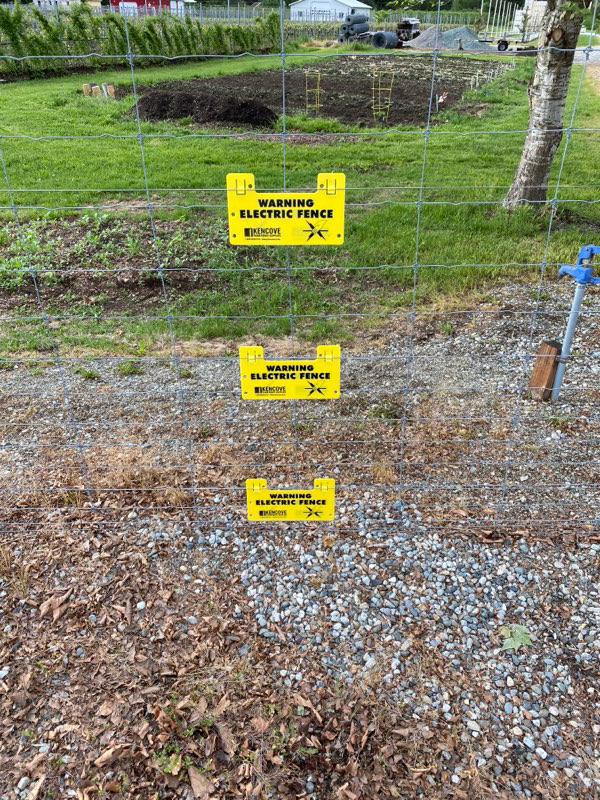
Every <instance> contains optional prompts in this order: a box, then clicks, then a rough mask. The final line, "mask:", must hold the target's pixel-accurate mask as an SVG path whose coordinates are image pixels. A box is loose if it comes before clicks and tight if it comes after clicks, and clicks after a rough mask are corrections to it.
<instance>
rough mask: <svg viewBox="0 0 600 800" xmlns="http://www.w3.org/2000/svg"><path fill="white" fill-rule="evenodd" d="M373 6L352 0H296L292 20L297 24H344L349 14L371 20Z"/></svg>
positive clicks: (292, 4)
mask: <svg viewBox="0 0 600 800" xmlns="http://www.w3.org/2000/svg"><path fill="white" fill-rule="evenodd" d="M372 10H373V9H372V8H371V6H368V5H367V4H366V3H358V2H351V0H295V2H294V3H290V18H291V19H292V20H294V21H295V22H305V21H309V22H314V21H316V20H318V21H323V20H324V21H331V22H340V23H341V22H343V20H344V17H345V16H346V15H347V14H352V13H356V14H365V15H366V16H367V17H368V18H369V19H370V18H371V12H372Z"/></svg>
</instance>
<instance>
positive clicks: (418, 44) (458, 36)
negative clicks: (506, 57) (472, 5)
mask: <svg viewBox="0 0 600 800" xmlns="http://www.w3.org/2000/svg"><path fill="white" fill-rule="evenodd" d="M461 44H462V49H463V50H469V51H481V52H491V51H493V50H494V48H493V47H490V45H489V44H486V42H480V41H479V39H478V37H477V33H476V32H475V31H474V30H472V29H471V28H469V27H468V26H467V25H463V26H462V27H460V28H452V30H449V31H445V30H443V29H442V28H441V27H440V26H439V25H433V26H432V27H431V28H427V30H424V31H423V33H421V34H420V35H419V36H417V38H416V39H413V40H412V42H409V43H408V45H409V46H410V47H414V48H416V49H417V50H442V51H446V50H460V47H461Z"/></svg>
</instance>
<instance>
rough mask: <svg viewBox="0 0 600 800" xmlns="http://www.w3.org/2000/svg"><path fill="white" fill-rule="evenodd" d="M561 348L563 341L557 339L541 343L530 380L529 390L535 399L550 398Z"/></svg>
mask: <svg viewBox="0 0 600 800" xmlns="http://www.w3.org/2000/svg"><path fill="white" fill-rule="evenodd" d="M561 350H562V345H561V343H560V342H557V341H556V340H555V339H548V340H546V341H544V342H542V343H541V345H540V349H539V350H538V354H537V357H536V359H535V364H534V365H533V372H532V374H531V380H530V381H529V391H530V392H531V397H532V399H533V400H549V399H550V395H551V394H552V387H553V386H554V376H555V375H556V368H557V366H558V360H557V357H558V356H559V355H560V351H561Z"/></svg>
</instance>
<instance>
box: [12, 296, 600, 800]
mask: <svg viewBox="0 0 600 800" xmlns="http://www.w3.org/2000/svg"><path fill="white" fill-rule="evenodd" d="M572 291H573V287H572V285H571V284H560V285H557V284H552V285H550V286H549V288H548V289H547V293H548V294H549V296H551V301H549V300H544V302H543V303H542V306H541V308H540V309H539V313H538V314H537V317H536V323H535V329H534V332H533V337H532V341H533V346H532V347H531V348H530V347H529V339H530V326H531V323H532V311H533V309H534V306H535V292H534V291H533V292H532V289H531V288H530V287H524V286H508V287H504V288H503V289H502V290H499V291H498V293H497V295H496V296H495V297H494V298H493V300H490V302H489V303H488V304H483V305H481V307H480V308H478V310H477V311H476V312H474V311H469V312H462V311H460V312H446V313H443V314H442V313H441V312H440V313H436V314H423V315H419V317H418V319H417V320H416V322H415V324H414V328H411V327H410V323H409V327H408V328H407V323H406V321H405V320H404V319H402V318H399V319H398V320H397V321H396V323H397V324H396V330H394V331H393V332H392V333H390V332H388V333H387V334H386V335H385V336H383V335H381V331H380V330H377V331H374V332H372V333H369V334H368V336H367V335H366V334H364V335H362V334H361V335H360V336H359V337H357V340H356V342H355V343H354V344H353V345H352V346H350V347H347V348H345V349H344V350H343V382H342V389H343V391H342V395H343V396H342V400H340V401H339V402H338V403H323V404H321V403H319V404H317V403H314V404H309V403H295V404H267V403H264V404H262V403H261V404H250V403H246V404H243V403H241V402H240V400H239V389H238V386H237V364H236V359H235V356H233V355H232V351H231V350H230V349H229V348H228V347H227V346H226V345H217V344H215V345H211V346H210V348H211V351H212V355H211V356H208V355H207V356H206V357H190V359H189V362H188V361H185V363H186V365H189V367H190V368H191V369H192V370H193V373H194V376H193V377H191V378H188V379H185V380H181V381H177V380H176V379H174V372H173V370H172V369H171V368H170V367H169V365H168V364H166V363H163V364H161V363H157V362H156V361H152V360H147V361H144V362H143V369H144V372H143V374H141V375H137V376H129V377H120V376H118V374H117V373H116V369H115V367H116V364H117V362H116V361H115V360H98V361H97V362H95V364H92V365H90V366H94V368H96V369H97V370H98V371H99V373H100V375H101V380H99V381H84V380H82V379H81V378H80V377H78V376H77V375H75V374H74V373H73V369H72V367H73V365H72V364H68V365H67V366H66V368H65V370H64V371H63V372H62V373H61V372H60V371H59V370H58V369H57V368H56V367H54V366H52V367H50V368H48V369H46V370H44V371H43V372H42V374H32V373H31V371H28V370H26V369H23V368H20V369H17V370H14V371H4V372H2V373H1V374H0V381H1V384H0V386H1V390H2V395H3V411H4V414H3V425H4V429H3V439H4V442H3V450H2V459H1V462H0V475H1V476H2V478H3V483H4V488H3V493H4V503H3V504H2V505H3V506H5V507H6V509H5V510H4V511H3V512H2V514H3V517H4V522H3V523H2V525H3V528H4V535H5V537H6V539H7V540H10V541H11V542H12V543H13V545H14V546H16V547H18V548H22V549H23V550H25V549H26V548H27V546H28V544H27V543H28V542H29V543H31V542H32V541H35V538H36V537H37V536H38V535H39V531H40V527H41V526H42V525H45V526H49V525H50V526H52V525H62V526H63V528H64V526H65V525H67V526H69V525H72V526H75V528H76V525H77V521H78V520H80V519H84V518H85V519H93V520H94V521H95V522H94V524H95V526H96V530H97V534H96V537H97V543H96V544H95V545H94V546H93V547H92V550H96V549H97V550H98V552H100V551H101V544H100V543H101V542H102V540H103V537H104V536H109V535H111V536H112V535H116V536H118V537H119V538H120V539H122V541H123V542H124V543H125V542H127V543H128V544H127V546H130V547H135V548H137V549H138V552H141V553H144V554H145V558H146V559H147V560H148V562H149V564H150V565H151V568H152V569H157V570H158V569H160V570H164V569H167V570H170V571H171V572H172V573H173V574H174V575H176V576H177V577H176V580H177V582H178V591H179V592H180V593H181V595H182V596H183V597H185V598H186V603H187V604H188V605H187V607H188V611H186V616H185V619H184V622H183V624H184V626H185V628H186V630H189V629H195V628H196V627H197V626H200V627H201V626H202V620H203V618H204V610H205V609H204V608H203V607H202V606H201V605H199V606H198V608H197V610H196V609H195V606H194V603H195V600H194V598H195V597H196V596H198V602H199V598H200V597H204V594H205V592H206V591H207V590H208V588H209V587H210V586H214V585H220V586H222V587H223V586H231V592H232V597H233V596H234V593H235V597H236V602H235V604H234V606H233V611H232V613H233V621H232V624H233V625H234V627H235V625H236V624H238V622H239V625H242V622H244V624H248V625H249V626H250V630H251V631H252V635H251V636H250V635H248V636H247V637H242V638H241V639H240V641H239V642H238V643H237V644H236V645H235V647H236V649H237V653H238V655H239V657H241V658H246V657H247V658H252V657H253V653H254V652H255V651H256V652H258V651H261V652H263V653H264V652H266V653H268V656H267V660H268V668H267V669H268V671H269V672H270V674H271V676H272V679H273V682H274V685H277V686H279V687H280V688H282V689H283V690H284V691H285V690H286V689H288V690H289V691H300V690H302V691H304V692H306V691H310V692H314V693H315V696H316V693H318V691H319V690H321V689H322V690H324V689H325V688H329V687H331V686H332V685H334V684H337V683H340V684H343V685H349V686H352V685H356V686H361V687H362V686H365V685H369V686H371V687H374V689H375V691H376V694H378V696H379V697H380V698H381V699H382V702H383V701H384V700H385V702H386V703H391V704H392V705H393V706H394V707H395V708H399V709H401V710H402V713H403V714H404V715H405V717H406V718H407V719H409V720H412V724H414V725H415V726H420V727H421V728H422V729H423V730H425V731H427V732H429V733H431V736H434V735H435V736H436V737H437V736H440V737H441V736H442V735H443V736H446V735H447V734H448V731H452V738H451V739H450V738H448V739H447V740H446V739H443V738H442V739H441V742H442V743H441V744H439V745H438V754H439V753H441V763H442V765H443V769H444V770H445V772H444V776H445V777H444V780H445V781H447V782H448V783H447V787H446V788H447V791H446V788H445V789H444V792H446V793H444V792H442V790H441V788H440V784H439V779H438V778H437V777H436V778H434V777H433V775H431V776H430V777H431V781H432V782H431V781H430V783H431V786H430V787H429V789H432V787H434V786H435V787H436V789H437V790H439V791H440V794H439V796H440V797H442V796H444V797H445V796H455V797H461V796H463V795H461V794H460V792H461V791H464V789H467V790H468V791H469V793H472V792H473V787H474V784H473V781H474V775H475V774H476V775H477V776H478V777H477V780H479V781H481V782H482V783H481V785H482V786H484V787H485V791H484V790H483V789H482V790H481V791H482V793H481V794H480V796H507V797H510V796H526V797H538V796H546V797H548V796H553V797H573V796H580V795H581V796H583V795H584V794H586V795H590V796H592V795H594V796H595V795H596V794H597V793H598V792H599V790H600V760H599V759H600V749H599V744H598V742H599V736H598V735H599V734H600V724H599V723H598V720H599V719H600V714H599V712H600V696H599V694H598V692H599V691H600V685H599V681H598V656H599V650H600V637H599V629H600V596H599V595H600V589H599V571H600V544H599V543H598V542H600V502H599V497H598V495H599V488H598V487H599V486H600V483H599V482H598V468H599V466H600V459H599V457H598V455H597V453H598V447H597V445H598V441H599V431H598V415H597V411H596V406H597V400H598V394H599V383H598V375H599V374H600V367H599V366H598V365H599V360H598V356H599V355H600V338H599V335H598V325H597V318H598V317H597V315H598V313H599V312H600V295H598V293H597V292H596V293H594V292H593V290H591V291H589V292H588V296H587V299H586V303H585V312H584V314H583V315H582V318H581V320H580V325H579V328H578V336H577V339H576V342H575V348H574V358H573V362H572V363H570V364H569V367H568V370H567V377H566V381H565V387H564V394H563V398H562V400H561V402H560V403H559V404H557V405H556V406H553V407H550V406H549V405H548V404H543V403H536V402H533V401H531V400H529V399H527V398H523V399H522V400H520V401H519V399H518V398H519V394H520V392H521V390H522V389H523V387H524V385H525V384H526V381H527V378H528V375H529V371H530V367H531V362H532V351H533V352H535V350H536V349H537V345H538V343H539V341H540V340H541V339H542V338H560V336H561V334H562V331H563V328H564V324H565V316H566V313H567V310H568V308H569V305H570V300H571V297H572ZM544 296H546V295H544ZM410 330H412V332H413V334H414V336H413V337H412V339H411V337H409V336H407V333H408V332H410ZM264 344H265V346H266V355H267V357H268V356H269V354H273V352H274V351H275V349H276V348H277V349H278V350H279V351H280V352H285V351H286V350H290V349H294V347H296V346H297V345H294V343H290V342H285V343H281V342H279V343H275V342H265V343H264ZM300 347H302V348H303V349H306V347H307V346H306V345H300ZM310 347H312V346H311V345H309V346H308V349H310ZM65 390H67V391H68V394H69V397H70V399H71V404H72V415H71V414H70V413H69V412H68V411H66V410H65V405H64V392H65ZM73 436H75V437H76V442H77V445H78V446H77V447H72V446H70V445H71V444H72V442H73V439H72V437H73ZM82 462H83V463H84V465H85V466H84V469H83V470H82V469H80V468H79V465H80V464H81V463H82ZM325 476H330V477H335V478H336V480H337V482H338V491H337V500H338V505H337V518H336V521H335V522H334V523H332V524H327V525H323V526H322V527H318V526H315V525H312V524H309V523H302V524H288V525H286V524H275V525H271V526H267V525H254V524H253V525H250V524H248V523H247V522H246V521H245V517H244V492H243V485H244V484H243V482H244V480H245V478H247V477H267V478H268V479H269V482H270V485H281V486H283V485H298V486H303V485H312V481H313V479H314V477H325ZM86 487H88V488H91V489H93V490H94V491H93V494H92V504H91V505H90V503H89V502H88V498H87V496H86V494H85V488H86ZM57 498H60V500H58V499H57ZM15 504H18V505H19V506H20V507H21V508H20V510H15V508H14V506H15ZM53 506H54V507H56V506H60V507H59V508H55V510H51V509H52V507H53ZM11 507H12V508H11ZM28 508H31V509H32V510H27V509H28ZM1 580H2V578H0V581H1ZM57 580H58V579H57ZM58 585H63V586H64V585H66V582H65V581H64V575H63V583H62V584H61V583H60V580H58V582H57V586H58ZM0 589H2V583H1V582H0ZM154 601H155V598H154V597H153V596H152V594H151V593H149V594H147V595H146V596H141V597H139V598H138V599H137V603H138V605H137V610H138V611H139V612H140V614H143V613H146V608H148V609H149V611H150V613H151V611H152V607H153V603H154ZM32 605H35V603H34V602H33V601H32ZM9 611H10V608H9V594H8V593H7V592H6V590H5V591H0V624H1V619H2V614H5V613H6V614H8V612H9ZM92 616H93V617H94V619H89V624H90V625H91V626H92V628H94V627H95V626H96V624H97V622H98V615H92ZM236 620H237V621H238V622H236ZM514 624H520V625H524V626H526V628H527V629H528V631H529V633H530V635H531V644H528V645H525V646H523V647H522V648H520V649H519V650H518V651H517V652H515V651H514V650H503V649H502V645H503V641H504V639H505V638H506V637H505V635H504V634H503V633H502V628H503V626H511V625H514ZM4 630H5V633H8V631H9V630H10V626H9V627H8V629H7V628H6V627H5V629H4ZM0 655H1V657H2V658H3V659H5V660H6V665H4V663H3V662H2V663H0V676H2V677H1V678H0V686H1V685H2V684H1V682H2V680H3V679H5V678H6V677H7V675H9V673H10V670H12V669H14V668H15V663H14V662H13V661H11V660H10V659H9V657H8V650H6V649H4V650H1V649H0ZM13 657H14V658H15V659H16V661H17V662H18V659H19V656H18V655H17V656H11V658H13ZM5 671H6V672H5ZM429 733H428V734H427V735H429ZM444 741H446V744H443V742H444ZM25 777H27V776H25ZM421 778H422V780H423V783H422V786H421V788H420V789H419V791H418V792H416V794H415V795H414V796H426V794H427V775H426V774H425V775H422V776H421ZM305 779H306V781H307V786H305V788H304V792H305V793H306V794H307V795H310V794H311V793H313V790H314V791H316V792H317V793H316V794H315V795H314V796H315V797H328V796H330V795H328V794H327V793H326V792H325V791H323V792H321V793H319V792H318V790H316V789H315V787H314V786H313V784H312V778H311V776H310V775H307V776H306V777H305ZM0 785H1V784H0ZM311 787H312V788H311ZM461 787H462V788H461ZM6 791H8V794H6V795H5V796H6V797H11V798H12V797H20V798H25V797H27V793H28V791H29V789H28V785H23V786H21V788H17V785H16V782H15V784H12V785H11V787H10V791H9V789H8V788H7V790H6ZM415 791H416V790H415ZM486 792H487V794H486ZM504 792H505V793H506V794H503V793H504ZM163 796H169V795H168V794H167V795H163ZM223 796H225V795H223ZM331 796H333V794H332V795H331ZM356 796H360V795H356ZM362 796H364V797H369V796H376V795H369V794H368V793H365V794H363V795H362ZM377 796H379V795H377ZM403 796H411V795H408V794H407V795H403ZM432 796H433V795H432ZM436 796H437V795H436ZM464 796H465V797H466V796H467V795H466V794H465V795H464ZM475 796H477V795H475ZM0 797H2V795H0Z"/></svg>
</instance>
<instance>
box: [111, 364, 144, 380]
mask: <svg viewBox="0 0 600 800" xmlns="http://www.w3.org/2000/svg"><path fill="white" fill-rule="evenodd" d="M117 372H118V373H119V375H123V376H124V377H128V376H130V375H142V374H143V372H144V370H143V369H142V368H141V366H140V365H139V363H138V362H137V361H123V363H121V364H119V366H118V367H117Z"/></svg>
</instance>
